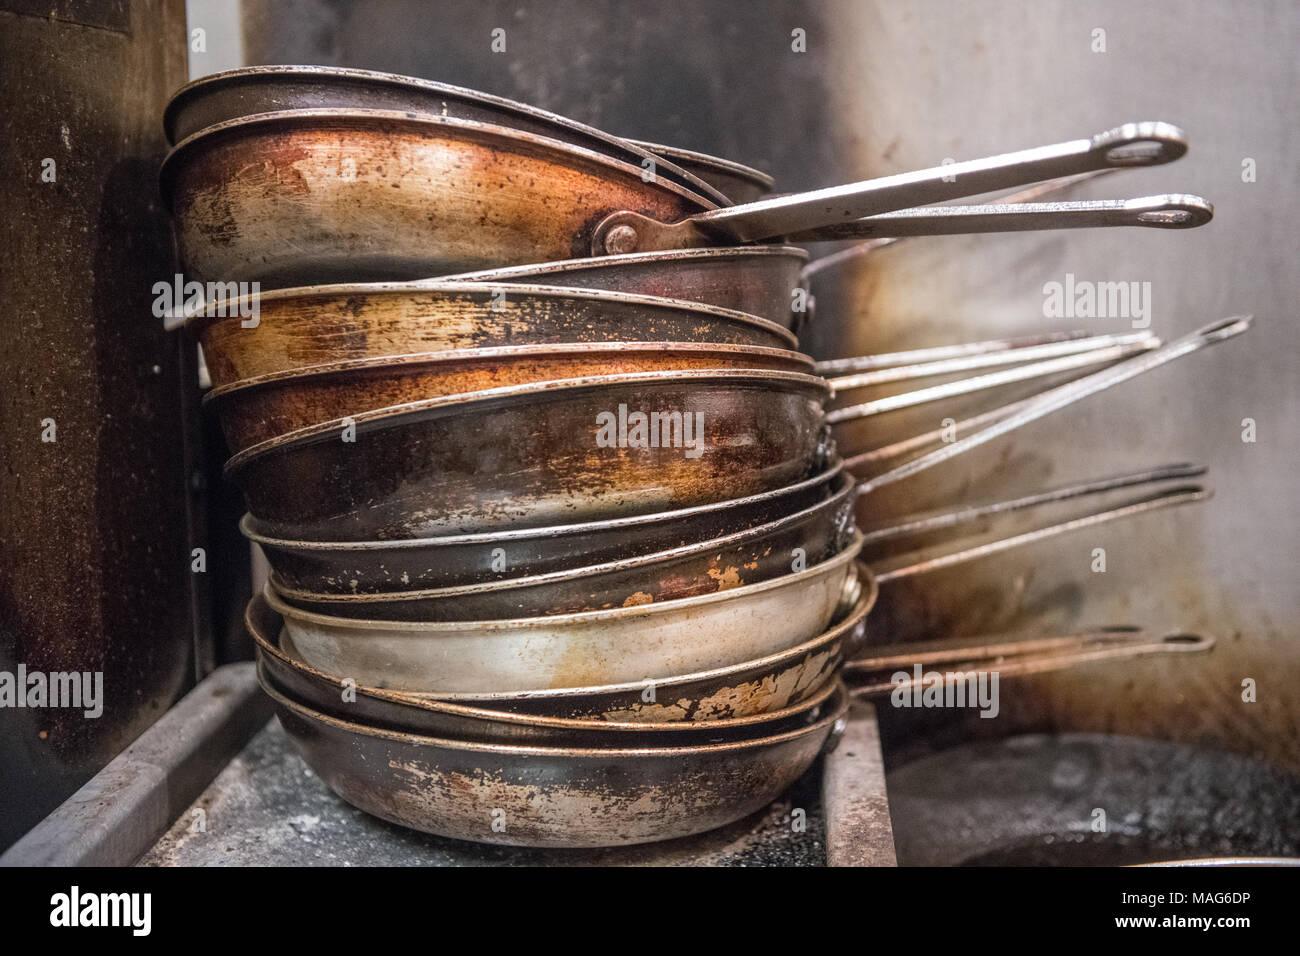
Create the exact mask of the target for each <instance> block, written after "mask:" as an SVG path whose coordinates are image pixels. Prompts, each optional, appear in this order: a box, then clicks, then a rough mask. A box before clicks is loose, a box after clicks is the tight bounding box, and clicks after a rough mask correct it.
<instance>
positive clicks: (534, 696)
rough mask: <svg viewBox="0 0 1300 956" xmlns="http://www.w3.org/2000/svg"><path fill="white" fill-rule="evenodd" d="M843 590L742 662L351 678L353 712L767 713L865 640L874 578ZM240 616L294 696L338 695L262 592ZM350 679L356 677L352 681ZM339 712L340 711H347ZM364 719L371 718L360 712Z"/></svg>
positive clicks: (820, 678) (397, 716)
mask: <svg viewBox="0 0 1300 956" xmlns="http://www.w3.org/2000/svg"><path fill="white" fill-rule="evenodd" d="M857 570H858V576H857V577H855V578H852V579H850V580H849V582H848V586H847V587H846V588H845V593H844V594H843V595H841V599H840V602H839V604H838V605H837V607H836V611H835V620H834V622H833V623H832V624H831V626H830V627H829V628H827V629H826V630H825V631H823V632H821V633H820V634H818V635H817V636H816V637H813V638H811V639H810V640H807V641H804V642H802V643H800V644H796V645H794V646H793V647H791V648H788V649H786V650H782V651H778V652H776V653H773V654H769V655H767V656H766V657H760V658H757V659H754V660H750V661H744V662H742V663H740V664H733V665H730V666H727V667H720V668H713V669H710V670H707V671H698V672H695V673H690V674H680V675H675V676H672V677H665V678H660V679H657V680H653V681H643V680H639V681H634V682H628V683H624V684H605V685H597V686H589V687H568V688H551V689H542V690H522V691H491V692H485V693H481V694H474V693H422V692H409V693H408V692H402V691H394V690H384V689H381V688H375V687H368V686H366V685H364V684H357V685H355V686H354V685H353V684H349V685H346V689H351V690H352V691H353V692H354V693H355V697H356V700H355V701H353V702H352V703H353V704H355V705H356V706H357V707H358V708H359V709H358V710H357V711H356V713H357V714H358V715H372V714H373V715H378V714H382V715H384V716H383V720H385V721H388V722H392V723H401V722H402V721H403V720H404V719H405V718H404V717H403V716H402V713H403V711H404V709H405V708H408V707H413V708H417V709H422V710H435V711H436V710H438V709H439V708H441V707H442V706H443V705H444V704H455V705H463V706H469V707H480V708H489V709H491V710H493V711H506V712H510V713H516V714H533V715H541V716H550V717H571V718H584V719H596V720H608V721H615V722H619V723H625V722H642V721H649V722H656V723H658V722H666V721H712V720H718V719H722V718H726V717H744V716H749V715H753V714H763V713H767V712H769V711H773V710H780V709H782V708H785V707H789V706H791V705H794V704H797V703H799V702H801V701H804V700H807V699H808V696H809V695H810V694H811V693H813V692H814V691H816V690H817V689H818V688H820V687H822V686H823V685H824V684H825V683H826V682H827V681H828V680H830V678H831V677H832V676H833V675H834V674H835V672H836V670H837V669H838V668H839V666H840V662H841V661H842V660H843V658H844V657H845V655H846V654H852V653H853V652H854V651H855V650H856V649H857V648H858V647H859V645H860V644H861V641H862V637H863V634H864V631H865V627H866V624H865V619H866V616H867V614H868V613H869V612H870V610H871V608H872V606H873V605H874V603H875V600H876V584H875V580H874V579H873V578H872V577H871V573H870V571H868V570H867V569H866V566H865V565H862V564H861V563H859V564H858V566H857ZM244 621H245V623H246V624H247V626H248V631H249V633H250V634H251V635H252V637H253V640H254V641H255V642H256V643H257V646H258V650H259V652H260V659H261V660H262V661H263V662H264V663H265V664H266V666H267V667H268V668H270V670H271V673H272V674H273V675H274V676H275V677H276V679H277V680H278V681H279V682H280V683H281V684H282V685H283V686H285V687H287V688H289V689H290V690H291V691H292V692H293V693H294V695H295V696H297V697H299V699H301V700H304V701H307V702H308V703H312V704H313V706H317V707H319V708H320V709H323V710H325V711H327V712H329V711H331V710H332V708H333V702H334V701H336V700H339V699H341V697H342V692H343V691H344V689H345V685H344V683H343V678H340V677H338V676H335V675H331V674H327V673H325V672H324V671H321V670H318V669H316V668H314V667H312V666H311V665H310V664H307V663H306V662H305V661H304V660H303V659H302V655H301V653H300V652H299V651H298V650H297V648H296V646H295V645H294V642H293V638H292V637H291V636H290V635H289V633H288V631H287V630H285V629H284V619H283V618H282V617H281V616H280V615H279V614H277V613H276V612H275V611H274V610H273V609H272V608H271V607H270V605H269V604H267V603H266V600H265V598H264V597H262V596H261V595H258V596H255V597H254V598H253V599H252V600H251V601H250V602H249V604H248V608H247V610H246V612H245V616H244ZM353 683H354V684H355V682H353ZM342 716H346V715H345V714H343V715H342ZM365 719H369V716H366V717H365Z"/></svg>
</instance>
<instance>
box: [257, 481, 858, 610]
mask: <svg viewBox="0 0 1300 956" xmlns="http://www.w3.org/2000/svg"><path fill="white" fill-rule="evenodd" d="M856 497H857V496H856V495H855V494H854V490H853V480H852V479H851V478H850V477H849V476H848V475H843V476H841V478H840V479H839V480H838V481H837V482H836V485H835V487H834V489H833V490H832V494H831V496H830V497H829V498H827V499H826V500H825V501H821V502H818V503H817V504H815V505H812V506H811V507H808V508H805V509H803V510H802V511H798V512H794V513H792V514H789V515H785V516H783V517H781V518H778V519H777V520H775V521H771V522H768V523H767V524H762V525H757V526H755V527H753V528H748V529H746V530H744V531H739V532H736V533H735V534H732V535H728V536H726V537H724V538H710V539H708V540H705V541H701V542H698V543H696V544H690V545H685V546H684V547H680V548H674V549H672V550H670V551H661V552H657V553H653V554H647V555H641V556H639V557H633V558H623V559H620V560H617V561H612V562H609V563H606V564H596V565H577V566H574V567H571V568H566V569H564V570H560V571H555V572H552V573H550V574H546V575H540V576H531V577H522V578H513V579H510V580H506V581H488V582H484V583H481V584H470V585H463V586H459V587H440V588H425V589H410V590H408V589H403V590H400V591H390V592H385V593H380V594H367V593H364V592H353V591H350V590H347V589H345V588H342V587H336V589H335V590H334V591H333V592H311V591H301V590H295V589H292V588H288V587H286V586H285V585H284V584H283V583H282V582H281V581H279V580H278V578H276V577H273V578H272V580H273V582H274V584H275V589H276V593H277V594H278V595H279V596H280V598H281V599H282V600H283V601H284V602H285V603H287V604H291V605H293V606H294V607H298V608H302V609H303V610H306V611H315V612H316V613H318V614H332V615H336V616H339V617H360V618H375V619H380V620H386V621H471V620H484V619H489V620H490V619H494V618H507V617H538V616H540V615H543V614H574V613H579V612H582V611H598V610H602V609H605V608H615V607H632V606H635V605H641V604H650V603H653V602H662V601H673V600H677V599H679V598H687V597H696V596H697V595H701V594H710V593H713V592H715V591H725V590H728V589H730V588H736V587H742V586H743V585H746V584H757V583H758V582H760V581H767V580H771V579H772V578H774V577H777V576H779V575H782V574H789V573H790V572H791V571H792V570H794V569H795V568H796V567H800V566H802V567H806V566H808V565H812V564H819V563H820V562H822V561H825V560H827V559H829V558H831V557H832V556H834V555H836V554H839V553H840V552H841V551H842V550H843V549H844V548H845V547H847V546H848V544H849V542H850V541H851V540H852V539H853V535H854V531H855V529H854V526H853V506H854V502H855V500H856ZM339 583H340V584H343V582H339Z"/></svg>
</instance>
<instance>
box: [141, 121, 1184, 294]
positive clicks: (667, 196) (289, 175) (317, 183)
mask: <svg viewBox="0 0 1300 956" xmlns="http://www.w3.org/2000/svg"><path fill="white" fill-rule="evenodd" d="M1185 151H1186V142H1185V139H1184V137H1183V134H1182V131H1181V130H1179V129H1177V128H1176V127H1173V126H1170V125H1169V124H1166V123H1159V122H1145V123H1130V124H1127V125H1125V126H1122V127H1117V128H1115V129H1111V130H1107V131H1105V132H1103V133H1100V134H1098V135H1096V136H1093V137H1090V138H1086V139H1080V140H1074V141H1071V142H1067V143H1058V144H1054V145H1051V146H1040V147H1036V148H1033V149H1028V150H1021V151H1019V152H1015V153H1006V154H1003V155H1000V156H992V157H987V158H984V159H977V160H967V161H965V162H961V163H955V164H951V165H947V166H939V167H934V168H931V169H928V170H919V171H916V172H912V173H906V174H901V175H898V176H889V177H885V178H883V179H877V180H866V181H863V182H859V183H850V184H847V185H844V186H836V187H830V188H827V189H820V190H814V191H811V192H807V193H800V194H795V195H790V196H781V197H777V198H769V199H764V200H760V201H758V202H753V203H745V204H742V205H739V206H728V207H722V208H705V207H704V205H703V203H702V201H701V199H700V197H699V196H698V195H697V194H695V193H692V192H690V191H688V190H685V189H683V188H682V187H680V186H676V185H675V184H672V183H668V182H664V181H661V180H659V179H657V178H655V177H653V176H649V177H643V176H642V172H643V170H642V169H641V168H640V167H636V166H632V165H630V164H627V163H621V162H619V161H617V160H612V159H609V158H608V157H606V156H603V155H601V154H598V153H594V152H591V151H589V150H584V149H581V148H579V147H575V146H569V145H566V144H564V143H561V142H559V141H556V140H552V139H549V138H546V137H539V136H536V135H533V134H527V133H521V132H518V131H515V130H510V129H506V128H503V127H499V126H492V125H488V124H483V123H476V122H470V121H466V120H456V119H451V118H447V117H434V116H417V115H415V114H404V113H396V112H392V111H383V110H301V111H287V112H281V113H265V114H260V115H257V116H252V117H248V118H245V119H241V120H234V121H231V122H228V123H224V124H218V125H216V126H212V127H208V128H207V129H205V130H203V131H201V132H199V133H197V134H195V135H193V136H191V137H189V138H188V139H187V140H185V141H184V142H182V143H181V144H180V145H178V146H177V147H176V148H175V149H173V150H172V152H171V154H170V155H169V156H168V157H167V159H166V161H165V162H164V164H163V168H162V173H161V178H162V183H161V185H162V193H163V197H164V199H165V200H166V201H167V203H168V205H169V206H170V208H171V210H172V214H173V222H174V225H175V230H176V237H177V246H178V250H179V253H180V257H181V261H182V263H183V265H184V267H185V270H186V272H187V273H188V274H189V275H190V276H191V278H194V279H197V280H199V281H205V280H207V281H218V282H237V281H249V280H258V281H260V282H262V283H263V284H264V285H267V286H271V285H277V286H285V285H295V284H298V285H301V284H310V283H313V282H328V281H335V280H337V279H339V278H341V277H344V276H346V277H348V278H350V279H397V278H407V279H411V278H422V277H427V276H435V275H443V274H447V273H454V272H459V271H473V270H476V269H488V268H498V267H501V266H511V265H522V264H525V263H534V262H547V261H555V260H560V259H571V258H576V257H579V256H589V255H617V254H622V253H631V252H651V251H664V250H670V249H685V248H705V247H710V246H723V245H740V244H745V243H751V242H757V241H761V240H770V239H777V238H779V237H782V236H791V235H798V236H806V237H815V236H816V230H817V229H819V228H822V227H827V226H837V227H840V226H842V225H843V224H844V223H846V222H850V221H853V220H857V219H862V218H865V217H869V216H873V215H877V214H881V213H887V212H894V211H897V210H900V209H906V208H908V207H912V206H925V205H929V204H931V203H935V202H939V201H943V200H948V199H957V198H962V197H965V196H972V195H978V194H980V193H988V192H993V191H996V190H1000V189H1010V188H1013V187H1016V186H1021V185H1025V184H1027V183H1033V182H1038V181H1041V180H1044V179H1054V178H1060V177H1065V176H1071V175H1075V174H1079V173H1083V172H1089V171H1092V170H1096V169H1109V168H1115V167H1128V166H1147V165H1155V164H1159V163H1166V162H1170V161H1172V160H1174V159H1177V158H1178V157H1179V156H1181V155H1182V154H1183V153H1184V152H1185ZM647 178H648V179H649V181H647ZM914 225H915V224H914V223H912V224H911V225H909V227H908V228H909V229H910V228H913V227H914ZM946 228H947V227H946ZM878 234H881V233H880V232H879V230H877V231H876V232H874V233H873V235H878Z"/></svg>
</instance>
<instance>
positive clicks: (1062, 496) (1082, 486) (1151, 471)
mask: <svg viewBox="0 0 1300 956" xmlns="http://www.w3.org/2000/svg"><path fill="white" fill-rule="evenodd" d="M1205 472H1206V468H1205V466H1204V465H1192V464H1187V463H1184V462H1179V463H1177V464H1172V465H1159V466H1157V467H1155V468H1148V469H1145V470H1143V471H1136V472H1127V473H1125V474H1122V475H1112V476H1110V477H1108V478H1096V479H1093V480H1092V481H1082V482H1076V483H1075V484H1071V485H1063V486H1060V487H1057V488H1049V489H1047V490H1045V491H1039V492H1035V493H1034V494H1032V495H1025V496H1024V497H1021V498H1012V499H1010V500H1009V501H995V502H993V503H991V504H982V505H969V506H967V507H965V508H958V509H956V510H955V511H944V512H941V513H939V514H928V515H923V516H917V517H904V518H901V519H899V520H897V521H894V522H893V523H891V524H890V525H888V526H887V527H883V528H875V529H872V530H868V531H864V532H863V533H862V543H863V546H864V547H865V546H867V545H872V544H878V543H880V542H882V541H890V540H893V539H894V538H905V537H912V536H914V535H918V534H930V533H932V532H935V531H946V530H948V529H949V528H955V527H957V526H958V525H961V524H969V523H970V522H972V521H979V520H980V519H981V518H991V517H995V516H998V515H1007V514H1014V513H1016V512H1018V511H1024V510H1026V509H1028V508H1037V507H1040V506H1042V505H1050V504H1059V503H1060V502H1062V501H1073V500H1074V499H1076V498H1084V497H1087V496H1089V495H1099V494H1104V493H1105V492H1108V491H1117V490H1119V489H1121V488H1133V487H1136V486H1138V485H1148V484H1152V483H1154V482H1158V481H1172V480H1174V479H1178V478H1196V477H1199V476H1201V475H1203V474H1205Z"/></svg>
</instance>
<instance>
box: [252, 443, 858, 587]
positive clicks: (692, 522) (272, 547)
mask: <svg viewBox="0 0 1300 956" xmlns="http://www.w3.org/2000/svg"><path fill="white" fill-rule="evenodd" d="M841 470H842V466H841V465H840V464H839V463H838V462H837V463H835V464H833V465H831V466H829V467H828V468H827V469H826V470H824V471H822V472H821V473H819V474H817V475H814V476H813V477H811V478H805V479H804V480H803V481H799V482H795V483H794V484H792V485H787V486H785V487H782V488H777V489H776V490H774V491H767V492H763V493H761V494H758V495H750V496H748V497H745V498H735V499H728V500H726V501H721V502H715V503H712V504H707V505H696V506H695V507H692V508H681V509H677V510H674V511H659V512H654V513H651V514H646V515H634V516H632V517H629V518H615V519H612V520H610V521H598V522H582V523H577V524H565V525H549V526H545V527H540V528H511V529H509V530H507V531H501V532H486V533H481V534H457V535H448V536H445V537H436V538H408V539H398V540H388V541H302V540H297V541H295V540H290V539H286V538H279V537H275V536H274V534H273V533H271V532H272V531H273V529H271V528H269V527H267V526H266V524H265V523H264V522H259V521H257V520H256V519H255V518H253V516H252V515H245V516H244V519H243V521H241V522H240V530H241V531H242V532H243V533H244V534H245V536H247V537H248V538H249V539H250V540H252V541H255V542H256V543H257V544H259V545H260V546H261V547H262V550H263V551H265V552H266V556H267V559H268V560H269V561H270V562H271V566H272V567H274V568H275V572H276V574H277V575H278V576H279V579H280V580H281V581H282V582H283V583H285V584H287V585H288V586H289V587H291V588H297V589H300V590H306V591H337V590H346V591H351V592H358V593H375V592H382V591H394V590H403V589H406V588H421V587H448V586H451V585H456V584H474V583H477V582H481V581H497V580H504V579H507V578H519V577H526V576H529V575H536V574H547V573H549V572H551V571H562V570H565V569H567V568H571V567H575V566H577V565H584V564H601V563H603V562H606V561H616V560H619V559H622V558H634V557H638V556H640V555H643V554H650V553H651V552H655V551H666V550H669V549H671V548H680V547H683V546H685V545H689V544H694V543H696V542H699V541H705V540H707V539H709V538H721V537H724V536H726V535H731V534H735V533H736V532H738V531H744V530H745V529H747V528H751V527H754V526H757V525H761V524H767V523H769V522H771V521H775V520H777V519H779V518H781V517H783V516H785V515H789V514H793V513H795V512H798V511H802V510H804V509H805V508H808V507H811V506H812V505H814V504H816V503H818V502H821V501H825V500H826V498H827V496H828V495H829V494H830V489H831V488H832V487H833V486H835V484H836V482H837V480H838V475H839V473H840V471H841Z"/></svg>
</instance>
